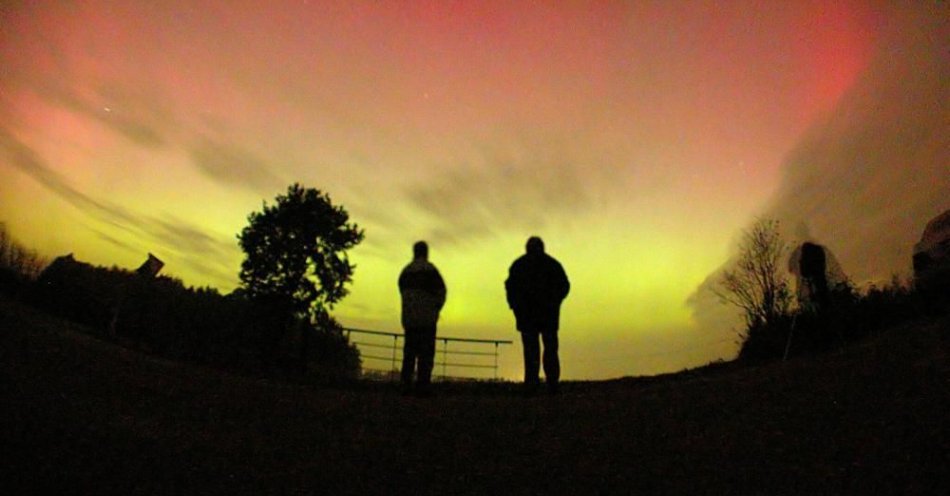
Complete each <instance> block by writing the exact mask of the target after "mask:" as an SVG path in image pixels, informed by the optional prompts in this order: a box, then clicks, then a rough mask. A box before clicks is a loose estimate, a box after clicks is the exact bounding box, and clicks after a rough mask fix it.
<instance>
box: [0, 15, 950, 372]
mask: <svg viewBox="0 0 950 496" xmlns="http://www.w3.org/2000/svg"><path fill="white" fill-rule="evenodd" d="M936 4H937V5H931V6H923V7H920V6H914V5H905V4H902V3H898V4H896V5H887V4H884V3H879V2H751V1H749V2H746V1H736V2H722V1H697V2H678V1H669V2H667V1H662V2H639V1H635V2H594V3H591V4H580V3H578V4H575V3H570V2H520V1H519V2H495V1H487V2H452V1H444V2H441V1H432V2H375V1H374V2H358V1H342V2H323V1H316V0H314V1H309V2H308V1H295V2H290V1H284V2H244V1H221V2H217V1H199V2H194V1H161V2H152V1H124V2H108V1H86V2H77V3H75V4H73V3H71V2H31V3H16V4H13V5H5V6H3V7H0V15H2V17H0V63H2V67H3V69H2V72H0V102H2V107H0V174H2V176H0V177H2V182H0V220H2V221H4V222H6V223H7V225H8V228H9V229H10V231H11V232H12V233H13V234H14V235H15V236H16V237H17V238H18V239H20V240H21V241H22V242H23V243H24V244H26V245H28V246H31V247H35V248H37V249H38V250H39V251H40V252H41V253H42V254H44V255H46V256H49V257H53V256H57V255H61V254H64V253H68V252H73V253H75V255H76V257H77V258H79V259H81V260H85V261H89V262H92V263H96V264H102V265H113V264H116V265H119V266H122V267H134V266H136V265H138V264H139V263H140V262H141V261H142V260H144V257H145V254H146V252H149V251H151V252H153V253H155V254H157V255H158V256H159V257H160V258H162V259H163V260H164V261H165V262H166V267H165V273H167V274H170V275H173V276H176V277H179V278H181V279H183V280H184V281H185V283H186V284H189V285H211V286H215V287H217V288H219V289H220V290H222V291H224V292H226V291H229V290H231V289H233V288H234V287H235V285H236V284H237V273H238V268H239V264H240V260H241V253H240V251H239V249H238V247H237V242H236V238H235V235H236V234H237V233H238V232H239V231H240V230H241V228H242V227H243V226H244V225H245V223H246V216H247V214H248V213H249V212H251V211H252V210H256V209H259V208H260V204H261V201H262V200H268V201H271V200H273V198H274V197H275V196H276V195H277V194H279V193H282V192H283V191H284V190H285V188H286V185H287V184H289V183H291V182H294V181H299V182H301V183H303V184H304V185H306V186H310V187H315V188H318V189H321V190H323V191H326V192H327V193H329V194H330V196H331V197H332V199H333V200H334V202H336V203H339V204H341V205H343V206H344V207H346V208H347V210H348V211H349V212H350V214H351V216H352V219H353V220H354V221H355V222H357V223H358V224H359V225H360V226H361V227H363V228H365V230H366V240H365V242H364V243H363V245H361V246H360V247H358V248H357V249H356V250H354V251H353V253H352V259H353V261H354V262H355V263H356V264H357V271H356V276H355V283H354V285H353V286H352V293H351V295H350V296H349V297H347V299H346V300H345V301H344V303H343V304H342V305H340V306H339V307H338V308H337V309H336V311H335V315H336V316H337V317H338V318H339V319H340V320H341V321H342V322H344V323H345V324H348V325H351V326H355V327H364V328H374V329H382V330H399V315H398V309H399V306H398V303H399V302H398V292H397V290H396V277H397V276H398V273H399V270H400V269H401V268H402V266H403V265H404V264H405V263H407V262H408V260H409V258H410V253H411V244H412V242H414V241H416V240H418V239H425V240H427V241H428V242H429V244H430V247H431V260H432V261H433V263H435V264H436V265H437V266H438V267H439V268H440V270H441V271H442V274H443V276H444V277H445V280H446V283H447V285H448V301H447V305H446V308H445V310H444V312H443V317H442V321H441V323H440V333H442V334H445V335H452V336H467V337H484V338H488V337H491V338H495V337H498V338H506V339H513V338H516V337H517V335H516V334H515V331H514V328H513V318H512V316H511V314H510V312H509V310H508V309H507V306H506V304H505V298H504V288H503V284H502V283H503V281H504V278H505V276H506V271H507V268H508V265H509V264H510V263H511V261H512V260H513V259H514V258H515V257H516V256H518V255H519V254H520V253H521V252H522V251H523V245H524V241H525V240H526V239H527V237H528V236H529V235H535V234H536V235H540V236H541V237H542V238H544V240H545V242H546V244H547V246H548V250H549V252H550V253H551V254H552V255H554V256H555V257H557V258H558V259H559V260H560V261H561V262H562V263H563V265H564V266H565V268H566V270H567V272H568V275H569V277H570V278H571V282H572V291H571V295H570V297H569V298H568V299H567V300H566V302H565V307H564V312H563V324H562V329H563V332H562V350H563V351H562V355H563V358H562V359H563V363H564V365H563V368H564V375H565V378H567V379H578V378H606V377H615V376H621V375H636V374H651V373H658V372H665V371H672V370H678V369H681V368H683V367H690V366H697V365H702V364H704V363H706V362H709V361H711V360H715V359H717V358H726V359H728V358H731V357H732V356H733V355H734V353H735V350H736V345H735V343H734V340H735V334H734V332H733V329H731V328H729V327H728V326H724V327H716V328H712V327H710V326H708V325H703V324H699V323H697V318H696V317H695V316H694V314H693V309H691V308H690V307H689V306H688V305H687V299H688V298H689V297H690V295H692V294H693V293H694V292H695V291H696V288H697V287H699V286H700V285H701V284H702V283H703V281H704V280H706V278H707V276H708V275H709V274H710V273H712V272H713V271H715V270H716V269H717V268H718V267H719V266H720V265H721V264H722V263H723V262H724V260H726V259H727V258H728V256H729V253H730V246H731V243H732V241H733V240H734V238H735V236H736V233H737V232H738V231H739V230H741V229H742V228H743V227H745V226H746V225H748V223H749V222H750V220H751V219H752V218H754V217H755V216H756V215H760V214H762V213H763V212H779V213H783V215H784V214H785V213H787V212H788V211H789V208H791V207H790V205H792V204H795V203H794V202H793V201H792V200H790V199H789V198H792V197H795V198H801V197H802V195H798V194H797V193H796V194H794V195H789V193H788V192H789V191H790V189H789V188H791V186H789V185H790V184H797V183H794V181H792V182H790V179H789V177H792V176H795V174H796V172H795V171H798V175H799V176H801V175H802V174H801V171H802V170H803V168H804V169H808V166H807V165H804V166H803V165H801V163H799V165H798V166H796V165H795V164H796V163H795V162H794V160H793V159H794V158H795V157H801V156H807V155H808V153H807V150H808V149H809V146H810V145H808V143H813V142H814V141H815V140H816V138H815V137H816V136H823V134H822V132H823V129H824V128H823V127H822V126H825V125H826V123H828V122H833V123H838V125H840V126H844V127H845V128H848V126H850V124H849V122H848V121H847V118H846V117H838V118H837V120H835V119H834V118H829V116H835V115H839V116H840V115H842V114H841V113H840V109H841V108H849V107H847V105H849V103H848V95H851V94H854V93H855V92H854V90H853V88H854V87H855V86H860V85H861V84H864V87H865V88H867V86H868V85H869V84H870V85H873V84H874V83H875V81H878V80H877V79H876V78H887V77H889V76H888V75H887V72H888V71H887V68H886V67H884V68H881V67H877V68H876V69H874V67H875V66H874V64H873V61H874V60H876V57H877V58H878V59H879V58H880V54H890V56H891V57H896V58H902V55H894V54H895V53H896V51H895V47H905V48H906V47H910V48H908V49H907V50H906V52H899V53H900V54H904V53H906V54H907V57H913V58H914V60H918V59H920V60H924V61H937V62H936V63H935V64H933V65H934V67H936V68H937V69H936V70H937V71H938V74H937V75H936V76H935V77H937V78H938V79H937V81H938V82H939V81H941V80H942V81H946V80H947V78H946V77H945V73H946V69H945V67H946V66H947V65H948V64H946V54H947V53H948V50H947V42H946V41H943V40H948V39H950V36H947V32H946V31H947V28H946V26H947V25H948V23H947V19H948V16H947V7H946V5H945V4H942V5H941V4H940V3H939V2H937V3H936ZM941 21H942V22H941ZM920 32H923V33H925V34H926V33H932V36H931V37H930V38H928V39H929V40H930V42H929V44H928V43H927V42H926V41H924V42H921V43H923V44H922V45H921V43H917V44H911V45H905V44H902V43H903V42H904V41H905V40H908V39H910V40H912V41H913V40H917V39H918V38H919V36H918V38H914V37H913V36H912V34H913V33H920ZM915 43H916V42H915ZM940 60H942V61H943V62H942V63H940V62H939V61H940ZM928 67H930V66H928ZM869 68H870V69H869ZM872 69H873V71H872V72H869V70H872ZM875 71H876V72H875ZM941 71H942V72H941ZM862 81H864V83H862ZM926 81H930V80H929V79H927V80H926ZM931 86H932V85H931ZM931 86H926V88H929V89H928V90H927V91H931V92H933V91H936V94H935V95H932V96H933V101H934V102H935V106H934V105H931V106H930V107H929V108H926V109H923V110H920V109H916V110H913V112H918V113H920V112H923V113H926V114H927V118H926V119H924V120H925V121H926V122H928V123H931V131H930V132H932V133H934V134H933V136H937V137H936V138H933V137H932V138H931V140H930V141H927V142H926V143H927V150H930V151H929V152H928V153H929V154H925V156H924V157H923V158H924V160H917V161H894V162H893V163H892V162H882V164H883V165H882V166H881V167H882V168H883V170H891V171H893V173H892V175H891V176H890V177H891V180H892V181H898V182H900V181H903V180H904V179H905V178H906V176H904V175H902V174H905V173H907V171H910V173H915V174H916V173H921V174H923V176H924V178H925V179H927V180H929V182H928V181H922V182H921V185H918V187H917V188H906V189H907V191H904V192H902V193H901V194H902V195H904V196H902V198H915V199H917V201H916V202H912V203H914V205H917V207H915V208H916V210H914V214H915V215H922V216H923V215H927V214H928V213H929V212H934V215H935V214H936V213H938V212H939V211H940V209H941V208H943V209H946V208H948V207H950V205H947V200H946V197H948V196H950V195H941V194H940V192H941V191H944V192H946V191H950V186H947V182H946V181H947V179H946V177H950V174H944V173H946V172H947V168H946V164H947V163H948V161H947V160H945V159H946V158H947V156H946V153H947V152H946V150H948V149H950V147H948V146H946V145H947V143H946V138H942V137H939V136H947V135H950V133H947V132H946V131H948V129H946V127H947V123H948V122H950V119H948V118H947V115H948V113H947V102H948V97H947V93H948V90H947V87H946V84H945V83H943V84H938V85H937V86H936V89H934V88H931ZM859 93H860V92H859ZM864 93H867V94H871V95H874V94H875V93H874V92H873V91H865V92H864ZM913 94H916V93H913ZM858 97H860V95H859V96H858ZM856 98H857V97H856ZM850 105H851V107H854V106H855V104H853V103H852V104H850ZM901 105H902V104H901V103H900V102H898V103H896V104H894V103H893V102H892V105H891V106H892V107H894V108H895V110H894V112H897V113H898V114H900V112H902V111H903V110H904V107H902V106H901ZM872 107H874V106H873V105H872ZM862 108H863V107H862ZM901 115H903V114H901ZM908 115H910V116H911V117H909V118H910V119H914V118H915V117H914V115H916V114H912V113H911V114H908ZM935 117H936V118H935ZM829 119H830V120H829ZM869 119H870V118H869ZM941 123H942V126H943V129H939V127H940V126H941ZM934 125H935V126H937V129H933V126H934ZM831 135H832V136H837V135H836V134H834V133H831ZM838 135H840V133H839V134H838ZM809 140H811V141H809ZM895 146H897V145H895ZM900 146H912V145H911V144H907V145H900ZM810 149H817V150H819V151H820V150H823V149H822V148H820V147H818V148H815V147H811V148H810ZM803 150H805V151H803ZM793 151H797V152H798V154H797V155H794V156H790V153H791V152H793ZM813 155H814V156H821V157H823V158H822V160H823V161H824V162H822V160H819V162H822V163H825V162H827V163H828V164H829V165H828V167H829V169H832V168H834V167H835V165H834V164H836V163H837V164H838V167H839V169H840V167H842V166H841V164H843V163H844V164H847V162H841V161H838V162H836V161H835V160H836V159H835V157H833V156H830V158H829V156H828V155H827V154H826V155H820V154H818V152H815V153H813ZM844 155H847V151H844V152H842V154H841V156H844ZM919 156H920V154H918V158H919ZM808 163H811V162H808ZM843 167H845V170H847V168H848V167H850V165H844V166H843ZM789 171H792V172H789ZM941 178H943V179H941ZM793 179H794V177H793ZM869 182H873V177H871V178H869V179H867V182H861V183H858V184H857V186H856V188H857V189H860V188H861V187H862V186H861V185H863V184H866V183H869ZM813 192H814V191H813ZM935 192H936V193H935ZM805 196H806V197H809V198H811V197H810V196H808V195H805ZM815 201H816V202H817V201H820V200H815ZM795 205H796V207H795V208H801V206H800V205H798V204H795ZM806 207H807V205H806ZM783 209H784V210H783ZM815 211H816V212H818V213H821V211H820V209H818V208H817V207H816V209H815ZM842 211H844V210H842ZM852 213H854V212H852ZM816 215H817V214H816ZM786 217H787V215H786ZM823 219H824V224H822V223H820V222H819V228H820V227H821V226H826V228H825V229H823V230H822V229H819V231H820V234H821V235H822V236H823V237H826V238H827V237H829V236H833V232H832V230H830V228H827V226H831V225H834V222H835V219H836V217H834V216H832V215H829V216H825V217H824V218H823ZM908 219H910V217H908ZM915 219H916V218H915ZM911 220H913V222H911V221H908V224H907V227H906V230H907V231H908V232H913V230H914V229H916V228H917V224H914V222H919V225H920V228H921V229H922V226H923V224H924V223H925V222H926V220H927V219H919V221H918V220H914V219H911ZM872 231H873V230H872ZM918 232H919V231H918ZM864 235H865V236H870V235H871V234H868V233H864ZM824 241H825V242H826V243H829V244H830V246H832V247H834V246H835V243H845V242H846V241H843V240H834V239H831V240H828V239H825V240H824ZM895 242H896V241H895ZM912 242H913V240H911V241H910V243H911V244H912ZM839 258H841V257H839ZM849 262H850V259H849V258H848V257H847V256H845V257H843V258H842V263H843V264H844V265H845V269H846V270H847V269H848V266H847V264H848V263H849ZM870 265H872V266H873V267H874V268H873V270H869V271H867V272H868V273H866V274H865V273H862V274H861V275H862V278H863V279H871V278H874V277H885V278H886V277H888V276H889V272H892V271H893V272H902V271H906V270H907V269H908V268H909V259H908V262H907V264H904V263H903V262H901V261H900V259H899V257H896V256H895V257H892V256H891V255H888V254H882V255H880V256H878V257H877V258H876V259H875V261H874V263H873V264H870ZM905 265H907V266H905ZM700 320H702V319H700ZM502 372H503V375H505V376H506V377H512V378H515V377H517V376H518V374H519V373H520V349H518V348H517V347H515V348H509V349H507V350H505V352H504V355H503V363H502Z"/></svg>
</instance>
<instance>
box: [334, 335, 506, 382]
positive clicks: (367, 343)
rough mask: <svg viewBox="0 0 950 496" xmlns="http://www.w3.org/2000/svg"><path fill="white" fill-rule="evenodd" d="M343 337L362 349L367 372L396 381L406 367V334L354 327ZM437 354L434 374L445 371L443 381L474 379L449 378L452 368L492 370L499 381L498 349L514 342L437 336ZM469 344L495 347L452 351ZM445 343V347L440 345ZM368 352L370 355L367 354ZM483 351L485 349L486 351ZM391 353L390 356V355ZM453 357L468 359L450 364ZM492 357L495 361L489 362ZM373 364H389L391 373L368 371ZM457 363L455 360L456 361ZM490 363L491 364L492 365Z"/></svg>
mask: <svg viewBox="0 0 950 496" xmlns="http://www.w3.org/2000/svg"><path fill="white" fill-rule="evenodd" d="M351 334H360V335H362V336H364V338H363V339H364V340H361V341H353V340H352V339H351ZM343 335H344V336H345V337H346V340H347V341H348V342H350V343H352V344H355V345H356V346H357V347H358V348H359V349H360V358H362V359H363V361H364V366H363V370H364V371H372V372H383V373H388V374H389V375H390V378H391V379H394V378H395V377H396V376H397V375H398V373H399V369H400V368H401V366H402V346H400V345H399V341H400V340H404V339H405V334H402V333H396V332H386V331H373V330H367V329H355V328H350V327H344V328H343ZM435 340H436V344H437V346H436V350H435V354H436V356H435V361H434V363H433V371H435V370H437V369H439V368H441V370H442V375H441V378H442V379H443V380H445V379H447V378H449V377H456V378H470V377H472V376H471V375H464V376H463V375H451V376H450V375H448V369H449V368H458V369H467V370H479V369H482V370H484V369H492V374H493V375H492V378H493V379H496V380H497V379H498V351H499V350H498V346H499V345H503V344H511V343H512V341H511V340H506V339H472V338H455V337H448V336H436V338H435ZM390 341H391V342H390ZM450 342H451V343H465V344H466V345H474V346H480V347H482V346H488V345H491V351H478V350H473V349H470V348H465V349H461V350H457V349H451V350H450V349H449V343H450ZM439 343H441V346H438V344H439ZM364 348H366V349H367V351H370V350H375V351H370V352H369V353H366V352H364ZM482 349H483V348H482ZM387 352H388V353H387ZM450 356H457V357H466V358H464V359H463V360H465V361H462V362H455V361H450ZM489 357H491V358H490V359H489ZM367 360H369V361H371V362H375V363H379V362H389V369H388V370H387V369H383V368H378V367H367V366H366V365H365V362H366V361H367ZM452 360H454V358H453V359H452ZM489 361H490V363H487V362H489Z"/></svg>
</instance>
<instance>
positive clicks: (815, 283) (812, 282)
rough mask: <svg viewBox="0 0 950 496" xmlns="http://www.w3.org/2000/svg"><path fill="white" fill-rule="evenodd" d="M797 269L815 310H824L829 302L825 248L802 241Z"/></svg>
mask: <svg viewBox="0 0 950 496" xmlns="http://www.w3.org/2000/svg"><path fill="white" fill-rule="evenodd" d="M799 271H800V274H801V278H802V281H803V282H804V283H805V284H806V285H807V288H808V296H809V297H810V299H811V303H812V305H813V306H814V310H815V311H816V312H820V311H822V310H826V309H827V308H828V306H829V305H830V304H831V295H830V294H829V293H828V278H827V276H826V275H825V274H826V273H827V262H826V260H825V249H824V248H823V247H822V246H821V245H816V244H814V243H809V242H807V241H806V242H804V243H802V251H801V260H800V261H799Z"/></svg>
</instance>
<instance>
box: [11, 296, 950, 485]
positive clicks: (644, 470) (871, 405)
mask: <svg viewBox="0 0 950 496" xmlns="http://www.w3.org/2000/svg"><path fill="white" fill-rule="evenodd" d="M948 352H950V320H948V319H947V318H946V317H944V318H940V319H932V318H931V319H921V321H919V322H916V323H913V324H908V325H905V326H902V327H898V328H894V329H890V330H889V331H887V332H885V333H882V334H880V335H879V336H877V337H875V338H872V339H871V340H870V341H868V342H866V343H864V344H861V345H857V346H854V347H852V348H850V349H848V350H846V351H843V352H839V353H833V354H827V355H823V356H819V357H814V358H808V359H802V360H798V361H795V362H787V363H777V364H774V365H769V366H762V367H757V368H743V367H737V366H731V365H726V366H720V367H714V368H711V369H707V370H700V371H694V372H685V373H681V374H675V375H671V376H665V377H661V378H653V379H623V380H616V381H606V382H593V383H567V384H565V385H564V389H563V392H562V394H561V395H560V396H557V397H547V396H540V397H535V398H522V397H520V396H519V395H518V394H517V389H515V387H514V385H511V384H443V385H440V386H441V388H437V389H436V396H435V397H433V398H426V399H420V398H405V397H402V396H400V395H399V394H398V393H397V391H396V390H395V388H394V387H392V386H390V385H389V384H381V385H374V384H356V385H353V386H350V387H336V388H317V387H312V386H294V385H287V384H280V383H274V382H268V381H263V380H255V379H251V378H246V377H240V376H234V375H229V374H226V373H223V372H219V371H215V370H211V369H207V368H202V367H197V366H191V365H184V364H180V363H175V362H169V361H164V360H161V359H156V358H153V357H149V356H147V355H142V354H139V353H136V352H132V351H128V350H126V349H123V348H120V347H116V346H114V345H111V344H107V343H104V342H101V341H98V340H96V339H94V338H91V337H88V336H87V335H85V334H83V333H82V332H79V330H78V329H77V328H75V327H73V326H71V325H70V324H66V323H64V322H62V321H59V320H56V319H53V318H50V317H47V316H44V315H42V314H39V313H37V312H35V311H33V310H30V309H28V308H26V307H22V306H20V305H18V304H15V303H10V302H8V301H5V300H0V457H2V459H3V460H2V462H0V488H4V489H2V490H0V491H2V492H3V493H4V494H11V495H13V494H38V493H50V494H392V493H397V492H399V493H405V492H408V491H413V492H416V493H417V494H489V495H491V494H494V495H499V496H500V495H507V494H945V491H946V490H947V487H948V484H950V417H948V415H950V409H948V407H950V360H948Z"/></svg>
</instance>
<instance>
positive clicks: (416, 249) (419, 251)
mask: <svg viewBox="0 0 950 496" xmlns="http://www.w3.org/2000/svg"><path fill="white" fill-rule="evenodd" d="M412 256H413V258H421V259H423V260H425V259H427V258H429V245H428V244H426V242H425V241H416V244H414V245H412Z"/></svg>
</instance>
